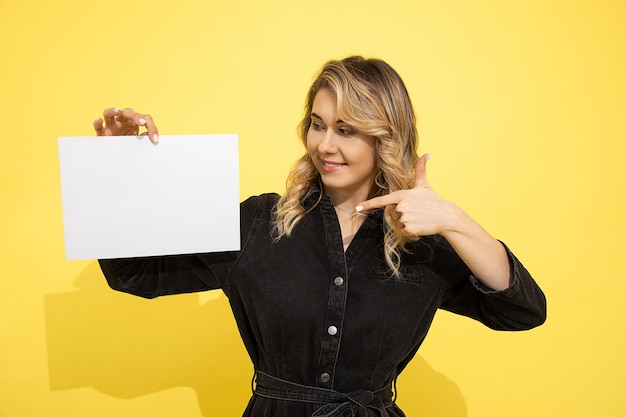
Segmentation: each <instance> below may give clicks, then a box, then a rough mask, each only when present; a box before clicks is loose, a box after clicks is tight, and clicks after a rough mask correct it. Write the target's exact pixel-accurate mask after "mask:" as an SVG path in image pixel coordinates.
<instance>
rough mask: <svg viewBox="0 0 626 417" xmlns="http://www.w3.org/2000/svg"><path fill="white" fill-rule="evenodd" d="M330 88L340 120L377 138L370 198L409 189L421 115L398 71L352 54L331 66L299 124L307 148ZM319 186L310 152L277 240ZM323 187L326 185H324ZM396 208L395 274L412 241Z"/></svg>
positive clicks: (291, 183)
mask: <svg viewBox="0 0 626 417" xmlns="http://www.w3.org/2000/svg"><path fill="white" fill-rule="evenodd" d="M321 89H328V90H330V91H332V92H333V93H334V95H335V96H336V98H337V116H338V117H339V118H340V119H341V120H343V121H345V122H346V123H348V124H349V125H350V126H352V127H353V128H355V129H356V130H357V131H358V132H360V133H363V134H366V135H370V136H373V137H375V138H376V166H377V170H378V172H377V175H376V179H375V182H374V185H373V187H372V190H371V192H370V198H371V197H374V196H378V195H383V194H388V193H391V192H393V191H397V190H401V189H408V188H411V187H412V186H413V183H414V171H415V164H416V162H417V143H418V136H417V128H416V120H415V112H414V111H413V105H412V104H411V100H410V98H409V94H408V92H407V90H406V87H405V85H404V82H403V81H402V79H401V78H400V76H399V75H398V73H397V72H396V71H395V70H394V69H393V68H391V66H389V65H388V64H387V63H385V62H384V61H382V60H379V59H364V58H363V57H360V56H352V57H348V58H345V59H342V60H340V61H335V60H333V61H329V62H327V63H326V64H325V65H324V66H323V67H322V69H321V71H320V72H319V74H318V76H317V77H316V79H315V80H314V81H313V84H312V85H311V88H310V89H309V93H308V95H307V97H306V103H305V109H304V116H303V118H302V121H301V122H300V124H299V126H298V133H299V137H300V140H301V141H302V142H303V144H304V146H305V148H306V141H307V133H308V131H309V128H310V126H311V111H312V108H313V100H314V98H315V95H316V94H317V93H318V91H320V90H321ZM317 184H321V179H320V175H319V173H318V171H317V169H316V168H315V166H314V165H313V161H312V160H311V157H310V155H309V154H308V152H307V153H306V154H305V155H304V156H302V157H301V158H300V159H299V160H298V161H297V162H296V164H295V165H294V167H293V169H292V171H291V172H290V174H289V176H288V177H287V190H286V192H285V193H284V194H283V195H282V197H281V198H280V199H279V201H278V203H277V205H276V208H275V213H274V214H275V217H274V229H275V232H276V239H277V240H278V239H281V238H282V237H285V236H290V235H291V233H292V232H293V230H294V228H295V226H296V225H297V224H298V222H299V221H300V220H301V219H302V218H303V217H304V216H305V214H306V213H307V211H306V209H305V208H304V207H303V206H302V202H303V200H304V199H305V198H306V197H307V196H308V195H309V193H311V191H312V190H313V189H315V186H316V185H317ZM321 186H322V187H323V185H321ZM391 210H393V208H392V207H386V208H385V216H384V227H385V235H384V252H385V260H386V263H387V265H388V266H389V268H390V269H391V270H392V272H393V274H394V275H395V276H397V275H398V274H399V268H400V251H402V250H404V251H405V250H406V244H407V243H408V241H409V240H414V239H411V238H408V237H406V236H404V235H403V234H402V232H401V230H400V226H399V225H398V224H397V223H396V222H394V221H393V220H392V219H391V216H390V211H391Z"/></svg>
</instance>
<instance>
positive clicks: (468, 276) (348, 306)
mask: <svg viewBox="0 0 626 417" xmlns="http://www.w3.org/2000/svg"><path fill="white" fill-rule="evenodd" d="M277 200H278V195H276V194H264V195H261V196H256V197H251V198H249V199H247V200H246V201H245V202H243V203H242V204H241V250H240V251H236V252H223V253H206V254H193V255H177V256H163V257H147V258H132V259H116V260H100V265H101V268H102V270H103V272H104V274H105V277H106V279H107V281H108V283H109V285H110V286H111V287H112V288H113V289H115V290H119V291H124V292H128V293H131V294H135V295H138V296H141V297H146V298H153V297H157V296H162V295H170V294H178V293H187V292H194V291H205V290H211V289H218V288H221V289H222V290H223V291H224V293H225V294H226V295H227V296H228V298H229V302H230V305H231V308H232V311H233V314H234V317H235V320H236V322H237V325H238V328H239V332H240V334H241V337H242V339H243V342H244V344H245V346H246V349H247V351H248V353H249V355H250V358H251V360H252V363H253V364H254V367H255V369H256V370H257V371H258V372H260V373H263V374H266V375H268V376H270V378H269V380H270V381H271V380H272V378H274V379H276V380H278V381H281V380H282V381H286V382H287V384H286V385H281V387H282V388H281V389H283V390H284V389H287V391H288V387H289V383H292V384H297V385H301V386H305V387H311V388H315V389H322V390H329V391H332V392H336V393H339V394H344V395H348V396H349V395H350V393H358V395H357V396H358V398H361V399H363V398H365V399H369V400H372V401H374V400H376V399H375V398H373V397H371V396H372V395H374V393H375V392H381V390H383V391H384V390H385V389H386V387H390V386H391V385H392V384H393V383H394V381H395V379H396V378H397V376H398V375H399V374H400V372H402V370H403V369H404V368H405V366H406V365H407V364H408V362H409V361H410V360H411V359H412V358H413V356H414V355H415V353H416V352H417V350H418V348H419V346H420V345H421V343H422V341H423V340H424V337H425V336H426V333H427V332H428V329H429V327H430V324H431V322H432V320H433V317H434V315H435V313H436V311H437V309H439V308H442V309H446V310H449V311H452V312H454V313H458V314H462V315H465V316H467V317H470V318H473V319H475V320H478V321H480V322H482V323H484V324H485V325H486V326H489V327H490V328H493V329H497V330H525V329H530V328H533V327H535V326H537V325H540V324H541V323H543V322H544V320H545V316H546V300H545V297H544V295H543V293H542V291H541V289H540V288H539V287H538V286H537V284H536V283H535V281H534V280H533V279H532V277H531V276H530V274H529V273H528V271H527V270H526V269H525V268H524V267H523V265H522V264H521V263H520V262H519V261H518V260H517V258H515V256H514V255H513V254H512V253H511V252H510V251H509V249H508V248H507V253H508V256H509V260H510V264H511V271H512V273H513V283H512V285H511V286H510V287H509V288H508V289H506V290H504V291H493V290H491V289H489V288H487V287H485V286H483V285H482V284H481V283H480V282H478V281H477V280H476V279H475V278H474V277H473V276H472V273H471V271H470V270H469V269H468V267H467V266H466V265H465V264H464V263H463V261H462V260H461V259H460V258H459V257H458V255H457V254H456V253H455V252H454V250H453V249H452V248H451V247H450V245H449V244H448V243H447V241H446V240H445V239H443V238H442V237H441V236H425V237H423V238H421V239H420V240H419V241H418V242H416V243H414V244H412V245H411V247H410V252H407V253H404V254H403V256H402V267H401V276H400V277H393V276H392V275H391V272H390V270H389V269H388V268H387V265H386V264H385V261H384V255H383V248H382V241H383V218H382V210H380V209H377V210H374V211H372V212H371V213H370V214H369V215H368V217H367V218H366V219H365V221H364V222H363V224H362V225H361V228H360V229H359V231H358V232H357V234H356V235H355V237H354V239H353V241H352V242H351V244H350V246H349V247H348V249H347V250H346V251H345V252H344V248H343V242H342V238H341V231H340V226H339V221H338V219H337V216H336V213H335V210H334V207H333V205H332V202H331V200H330V198H328V197H327V196H320V195H319V191H316V192H315V193H313V194H312V195H310V196H309V197H308V198H307V199H306V200H305V201H303V205H304V206H305V207H306V208H310V211H309V212H308V214H307V215H306V216H305V217H304V218H303V219H302V220H301V221H300V223H299V224H298V225H297V226H296V229H295V230H294V233H293V234H292V236H290V237H288V238H283V239H281V240H279V241H275V240H274V239H273V236H272V211H273V208H274V206H275V204H276V202H277ZM505 248H506V246H505ZM274 382H275V381H274ZM285 387H287V388H285ZM260 394H261V392H259V393H255V394H254V395H253V397H252V398H251V400H250V402H249V403H248V407H247V408H246V410H245V412H244V416H250V417H270V416H271V417H309V416H311V415H313V414H314V413H317V415H328V416H331V415H332V416H343V415H359V416H360V415H363V416H370V415H371V416H376V415H379V414H380V412H379V411H377V409H376V407H373V406H370V405H371V404H370V403H371V401H370V402H368V403H367V404H365V407H362V406H363V404H362V403H361V402H359V401H361V400H355V401H351V400H348V403H349V404H347V403H346V401H345V396H341V395H340V396H339V397H337V398H338V400H337V401H331V402H330V403H326V402H320V403H316V402H308V401H299V400H297V399H289V398H292V397H290V395H291V394H296V395H297V394H298V393H291V394H290V393H289V392H287V393H286V394H284V395H283V394H281V396H280V397H276V396H274V397H276V398H273V397H272V396H267V395H266V396H263V395H260ZM333 398H334V397H333ZM363 401H365V400H363ZM377 401H382V402H383V403H385V401H388V399H387V398H386V397H385V398H382V399H378V400H377ZM342 404H343V405H342ZM368 404H370V405H368ZM372 404H373V403H372ZM340 406H341V407H343V408H341V407H340ZM385 409H386V410H387V412H388V415H389V416H394V417H396V416H403V415H404V414H402V412H401V411H400V410H399V409H398V408H397V406H396V405H395V404H391V405H390V404H389V403H388V402H387V403H386V404H385ZM364 410H365V411H364ZM327 411H328V412H327ZM357 412H358V413H360V414H358V413H357ZM324 413H326V414H324ZM355 413H356V414H355Z"/></svg>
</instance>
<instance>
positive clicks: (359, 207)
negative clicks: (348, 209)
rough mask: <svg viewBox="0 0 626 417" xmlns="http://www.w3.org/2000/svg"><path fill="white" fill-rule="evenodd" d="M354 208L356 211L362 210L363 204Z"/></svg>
mask: <svg viewBox="0 0 626 417" xmlns="http://www.w3.org/2000/svg"><path fill="white" fill-rule="evenodd" d="M354 210H356V212H357V213H358V212H360V211H363V206H356V207H355V208H354Z"/></svg>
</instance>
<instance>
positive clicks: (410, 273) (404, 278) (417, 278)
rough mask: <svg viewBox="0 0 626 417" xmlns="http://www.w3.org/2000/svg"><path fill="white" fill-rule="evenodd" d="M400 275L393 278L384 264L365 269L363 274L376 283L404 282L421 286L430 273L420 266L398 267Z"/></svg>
mask: <svg viewBox="0 0 626 417" xmlns="http://www.w3.org/2000/svg"><path fill="white" fill-rule="evenodd" d="M399 272H400V275H399V276H394V275H393V272H392V271H391V269H389V268H388V267H387V264H386V263H379V264H377V265H373V266H370V267H369V268H367V269H366V271H365V274H366V276H367V277H368V278H370V279H375V280H378V281H395V282H405V283H409V284H415V285H423V284H424V281H425V280H426V279H427V278H428V276H429V275H432V271H431V270H430V269H428V268H426V267H425V266H422V265H400V271H399Z"/></svg>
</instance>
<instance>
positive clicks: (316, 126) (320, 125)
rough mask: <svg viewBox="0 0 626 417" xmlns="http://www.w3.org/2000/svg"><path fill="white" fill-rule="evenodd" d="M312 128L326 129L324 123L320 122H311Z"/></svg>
mask: <svg viewBox="0 0 626 417" xmlns="http://www.w3.org/2000/svg"><path fill="white" fill-rule="evenodd" d="M311 129H313V130H317V131H318V132H321V131H323V130H324V125H322V124H321V123H319V122H311Z"/></svg>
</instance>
